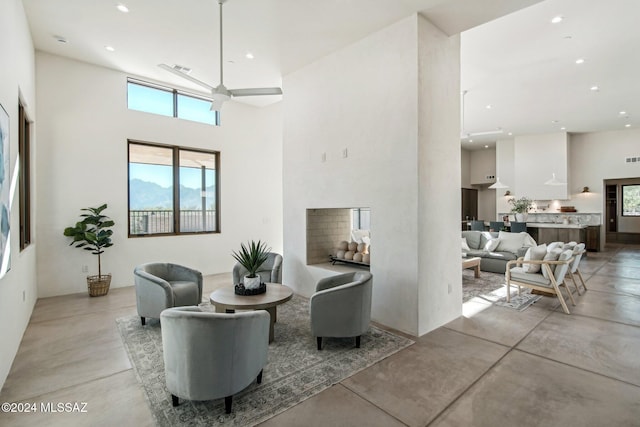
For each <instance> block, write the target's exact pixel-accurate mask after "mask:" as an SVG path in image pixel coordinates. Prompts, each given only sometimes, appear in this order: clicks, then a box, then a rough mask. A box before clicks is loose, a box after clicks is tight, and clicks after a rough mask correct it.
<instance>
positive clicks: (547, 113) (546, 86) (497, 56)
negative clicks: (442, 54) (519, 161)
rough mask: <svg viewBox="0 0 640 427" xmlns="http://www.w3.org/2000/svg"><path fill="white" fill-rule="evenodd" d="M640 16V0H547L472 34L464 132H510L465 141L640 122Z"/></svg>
mask: <svg viewBox="0 0 640 427" xmlns="http://www.w3.org/2000/svg"><path fill="white" fill-rule="evenodd" d="M555 16H562V17H563V18H564V19H563V21H562V22H560V23H557V24H553V23H551V19H552V18H553V17H555ZM639 17H640V1H638V0H607V1H600V0H547V1H543V2H541V3H538V4H536V5H533V6H531V7H529V8H527V9H525V10H522V11H519V12H516V13H513V14H510V15H508V16H505V17H502V18H499V19H497V20H495V21H493V22H490V23H488V24H485V25H482V26H480V27H477V28H473V29H471V30H469V31H466V32H464V33H463V35H462V53H461V60H462V82H461V86H462V89H463V90H467V91H468V92H467V94H466V95H465V96H464V98H465V106H466V108H465V126H464V127H465V129H464V131H466V132H486V131H492V130H496V129H498V128H502V129H503V130H504V132H505V133H504V134H503V135H491V136H485V137H481V138H478V137H476V138H473V139H474V143H473V144H469V143H468V142H464V141H463V146H465V147H472V146H476V147H478V146H482V145H484V142H483V141H491V140H495V139H496V138H497V137H508V132H512V133H514V134H515V135H522V134H534V133H548V132H562V131H566V132H572V133H581V132H593V131H601V130H620V129H626V127H625V125H626V124H630V125H631V127H636V126H640V80H639V79H640V55H638V52H640V26H639V25H638V18H639ZM579 58H582V59H584V63H583V64H576V60H577V59H579ZM592 86H598V87H599V90H598V91H592V90H590V88H591V87H592ZM487 105H491V109H487V108H486V106H487ZM622 111H624V112H625V113H626V114H620V112H622ZM563 127H564V128H565V129H561V128H563Z"/></svg>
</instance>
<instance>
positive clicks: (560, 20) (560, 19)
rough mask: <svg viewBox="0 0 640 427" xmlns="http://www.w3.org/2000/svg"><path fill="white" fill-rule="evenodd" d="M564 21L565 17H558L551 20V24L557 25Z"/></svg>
mask: <svg viewBox="0 0 640 427" xmlns="http://www.w3.org/2000/svg"><path fill="white" fill-rule="evenodd" d="M563 19H564V17H563V16H560V15H558V16H554V17H553V18H552V19H551V23H552V24H557V23H559V22H562V20H563Z"/></svg>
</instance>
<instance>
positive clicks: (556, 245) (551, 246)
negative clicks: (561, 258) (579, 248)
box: [547, 242, 564, 252]
mask: <svg viewBox="0 0 640 427" xmlns="http://www.w3.org/2000/svg"><path fill="white" fill-rule="evenodd" d="M563 246H564V242H551V243H549V244H548V245H547V252H549V251H552V250H554V249H562V247H563Z"/></svg>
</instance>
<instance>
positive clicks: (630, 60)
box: [23, 0, 640, 148]
mask: <svg viewBox="0 0 640 427" xmlns="http://www.w3.org/2000/svg"><path fill="white" fill-rule="evenodd" d="M118 3H123V4H125V5H126V6H127V7H128V8H129V12H128V13H122V12H119V11H118V10H117V9H116V7H115V6H116V4H118ZM23 4H24V7H25V10H26V12H27V18H28V20H29V23H30V27H31V34H32V37H33V41H34V44H35V46H36V49H38V50H41V51H46V52H51V53H54V54H57V55H61V56H66V57H69V58H74V59H77V60H80V61H84V62H88V63H93V64H98V65H102V66H106V67H110V68H113V69H116V70H121V71H123V72H126V73H129V74H131V75H133V76H138V77H141V78H145V79H149V80H152V81H157V82H161V83H162V82H164V83H167V84H170V85H172V86H177V87H183V88H187V89H191V90H193V91H200V90H201V89H200V88H199V87H198V86H195V85H191V84H190V83H188V82H185V81H184V80H183V79H180V78H179V77H177V76H174V75H172V74H170V73H168V72H167V71H164V70H162V69H160V68H158V67H157V64H160V63H166V64H169V65H173V64H179V65H183V66H186V67H189V68H191V69H192V70H193V71H192V73H191V75H192V76H194V77H196V78H198V79H200V80H204V81H206V82H208V83H211V84H212V85H214V86H215V85H216V84H217V83H218V71H217V70H218V66H219V65H218V42H219V39H218V4H217V1H216V0H91V1H88V0H23ZM529 5H532V6H530V7H526V6H529ZM223 7H224V49H225V50H224V53H225V60H224V68H225V76H224V82H225V85H226V86H227V87H229V88H243V87H271V86H281V84H282V76H284V75H286V74H287V73H290V72H292V71H295V70H297V69H299V68H300V67H303V66H304V65H306V64H308V63H311V62H313V61H314V60H317V59H318V58H321V57H322V56H325V55H327V54H329V53H331V52H333V51H335V50H338V49H340V48H341V47H343V46H346V45H348V44H350V43H353V42H354V41H356V40H359V39H361V38H363V37H365V36H366V35H367V34H370V33H371V32H374V31H376V30H378V29H381V28H384V27H386V26H388V25H390V24H392V23H394V22H396V21H398V20H400V19H402V18H404V17H406V16H409V15H410V14H412V13H415V12H420V13H422V14H423V15H425V16H426V17H427V18H428V19H430V20H431V21H432V22H434V23H435V24H436V25H438V26H439V27H440V28H442V29H443V30H445V31H446V32H447V33H449V34H454V33H457V32H460V31H463V30H467V29H469V28H472V27H474V26H476V25H478V24H481V23H483V22H487V21H488V20H490V19H492V18H494V17H498V16H502V15H505V16H503V17H502V18H498V19H496V20H494V21H491V22H489V23H487V24H484V25H480V26H478V27H475V28H472V29H471V30H468V31H465V32H464V33H463V35H462V58H461V60H462V82H461V86H462V89H463V90H467V94H466V96H465V115H464V116H465V120H464V129H463V130H464V131H465V132H472V133H473V132H486V131H492V130H495V129H497V128H502V129H503V130H504V132H505V133H504V134H503V135H501V137H507V132H514V133H515V134H516V135H518V134H529V133H542V132H554V131H561V130H560V128H561V127H563V126H564V127H566V131H568V132H587V131H596V130H609V129H624V124H626V123H630V124H631V125H632V126H635V125H636V124H637V125H639V126H640V120H636V121H634V118H638V117H640V96H638V95H639V94H638V91H639V89H640V85H638V84H637V83H636V79H637V76H640V57H639V56H638V55H637V53H636V52H639V51H640V29H638V28H637V24H636V21H637V17H638V16H640V1H639V0H608V1H606V2H604V1H601V0H545V1H542V2H540V0H322V1H318V0H227V2H226V3H225V5H224V6H223ZM523 7H526V8H525V9H522V10H520V11H518V9H521V8H523ZM512 11H516V12H514V13H510V12H512ZM509 13H510V14H509ZM556 15H562V16H563V17H564V18H565V19H564V21H563V22H561V23H559V24H551V23H550V20H551V18H552V17H554V16H556ZM59 37H63V38H64V39H66V40H67V42H66V43H60V42H59V41H57V38H59ZM569 37H570V38H569ZM105 46H112V47H113V48H114V49H115V51H113V52H109V51H107V50H106V49H105ZM247 52H251V53H253V55H254V56H255V58H254V59H247V58H246V57H245V54H246V53H247ZM577 58H584V59H585V63H584V64H582V65H577V64H575V60H576V59H577ZM593 85H598V86H599V87H600V90H599V91H598V92H593V91H591V90H590V89H589V88H590V87H591V86H593ZM283 89H284V91H285V94H284V95H283V96H285V97H286V87H285V88H283ZM280 99H281V97H280V96H268V97H252V98H243V99H242V100H243V101H245V102H250V103H252V104H254V105H267V104H269V103H273V102H277V101H278V100H280ZM488 104H491V105H492V108H491V109H487V108H486V105H488ZM620 111H626V112H627V113H628V115H629V117H628V118H622V117H620V115H619V112H620ZM554 120H557V121H558V122H557V123H552V121H554ZM498 136H499V135H498ZM496 138H497V135H490V136H484V137H475V138H474V142H473V143H469V142H466V140H463V143H462V144H463V146H464V147H466V148H474V147H478V146H480V147H482V146H483V145H484V144H485V143H487V144H491V141H495V140H496ZM479 141H484V142H482V143H481V144H480V143H479Z"/></svg>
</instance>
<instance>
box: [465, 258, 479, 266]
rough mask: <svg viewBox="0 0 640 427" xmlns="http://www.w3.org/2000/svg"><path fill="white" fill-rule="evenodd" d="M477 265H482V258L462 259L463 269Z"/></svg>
mask: <svg viewBox="0 0 640 427" xmlns="http://www.w3.org/2000/svg"><path fill="white" fill-rule="evenodd" d="M476 265H480V258H479V257H473V258H462V268H470V267H474V266H476Z"/></svg>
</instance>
